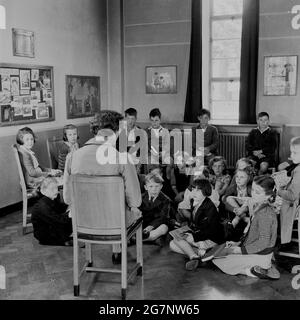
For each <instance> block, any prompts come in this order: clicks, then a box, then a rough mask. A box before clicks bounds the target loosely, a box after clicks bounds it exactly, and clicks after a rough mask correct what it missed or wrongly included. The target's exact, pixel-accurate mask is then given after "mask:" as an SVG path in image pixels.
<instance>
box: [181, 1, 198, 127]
mask: <svg viewBox="0 0 300 320" xmlns="http://www.w3.org/2000/svg"><path fill="white" fill-rule="evenodd" d="M201 17H202V0H192V30H191V47H190V62H189V75H188V83H187V93H186V101H185V111H184V121H185V122H198V119H197V115H198V112H199V110H200V109H201V108H202V21H201V20H202V19H201Z"/></svg>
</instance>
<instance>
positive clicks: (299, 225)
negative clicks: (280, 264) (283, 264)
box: [278, 201, 300, 259]
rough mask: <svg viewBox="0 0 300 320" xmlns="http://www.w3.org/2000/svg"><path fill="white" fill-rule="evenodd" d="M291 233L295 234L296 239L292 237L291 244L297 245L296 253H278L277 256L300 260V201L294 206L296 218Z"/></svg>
mask: <svg viewBox="0 0 300 320" xmlns="http://www.w3.org/2000/svg"><path fill="white" fill-rule="evenodd" d="M293 232H294V233H296V234H297V237H293V236H292V242H294V243H298V253H294V252H285V251H279V252H278V254H279V255H281V256H286V257H291V258H297V259H300V201H298V202H297V206H296V216H295V221H294V226H293Z"/></svg>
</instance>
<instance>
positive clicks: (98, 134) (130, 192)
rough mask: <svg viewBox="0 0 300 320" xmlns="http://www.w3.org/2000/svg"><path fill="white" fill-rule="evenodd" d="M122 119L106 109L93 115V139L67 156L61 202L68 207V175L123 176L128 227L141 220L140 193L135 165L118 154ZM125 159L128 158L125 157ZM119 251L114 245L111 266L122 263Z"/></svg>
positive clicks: (69, 176)
mask: <svg viewBox="0 0 300 320" xmlns="http://www.w3.org/2000/svg"><path fill="white" fill-rule="evenodd" d="M122 119H123V116H122V115H121V114H119V113H118V112H115V111H109V110H103V111H100V113H99V114H97V115H96V116H95V119H94V120H93V122H92V124H91V131H92V132H93V133H94V135H95V137H94V138H92V139H90V140H89V141H87V142H86V143H85V144H84V146H83V147H82V148H81V149H78V150H76V151H75V152H74V153H73V154H69V155H68V156H67V159H66V166H65V171H64V189H63V192H64V194H63V196H64V201H65V202H66V203H67V204H70V203H71V175H73V174H87V175H95V176H122V177H123V179H124V186H125V199H126V206H127V208H126V223H127V227H129V226H130V225H132V224H133V223H134V222H135V221H136V220H137V219H138V218H140V217H141V212H140V210H139V209H138V207H139V206H140V205H141V191H140V184H139V180H138V177H137V173H136V169H135V166H134V164H133V163H131V162H130V161H122V159H123V160H124V157H122V154H121V153H120V152H118V151H117V147H116V142H117V141H116V140H117V138H116V137H117V135H116V133H117V131H118V130H119V121H121V120H122ZM123 156H124V154H123ZM125 157H127V155H126V154H125ZM127 160H128V159H127ZM111 197H112V198H114V195H113V194H112V195H111ZM107 201H109V199H107ZM112 201H114V200H112ZM120 251H121V249H120V247H119V246H117V245H114V246H113V256H112V261H113V263H114V264H117V263H121V253H120Z"/></svg>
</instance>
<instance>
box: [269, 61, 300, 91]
mask: <svg viewBox="0 0 300 320" xmlns="http://www.w3.org/2000/svg"><path fill="white" fill-rule="evenodd" d="M297 68H298V56H271V57H265V59H264V95H265V96H295V95H296V93H297V92H296V91H297Z"/></svg>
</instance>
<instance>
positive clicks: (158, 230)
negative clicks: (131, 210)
mask: <svg viewBox="0 0 300 320" xmlns="http://www.w3.org/2000/svg"><path fill="white" fill-rule="evenodd" d="M163 181H164V180H163V178H162V177H161V176H160V175H159V174H155V173H149V174H147V175H146V178H145V190H146V192H145V193H144V194H143V196H142V205H141V206H140V210H141V211H142V216H143V228H144V230H143V239H144V240H147V241H155V243H156V244H158V245H159V246H162V245H163V242H162V238H161V237H162V236H163V235H165V234H166V233H167V232H168V226H167V225H168V218H169V211H170V206H171V201H170V199H169V198H168V197H167V196H166V195H165V194H163V193H162V192H161V189H162V187H163Z"/></svg>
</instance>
